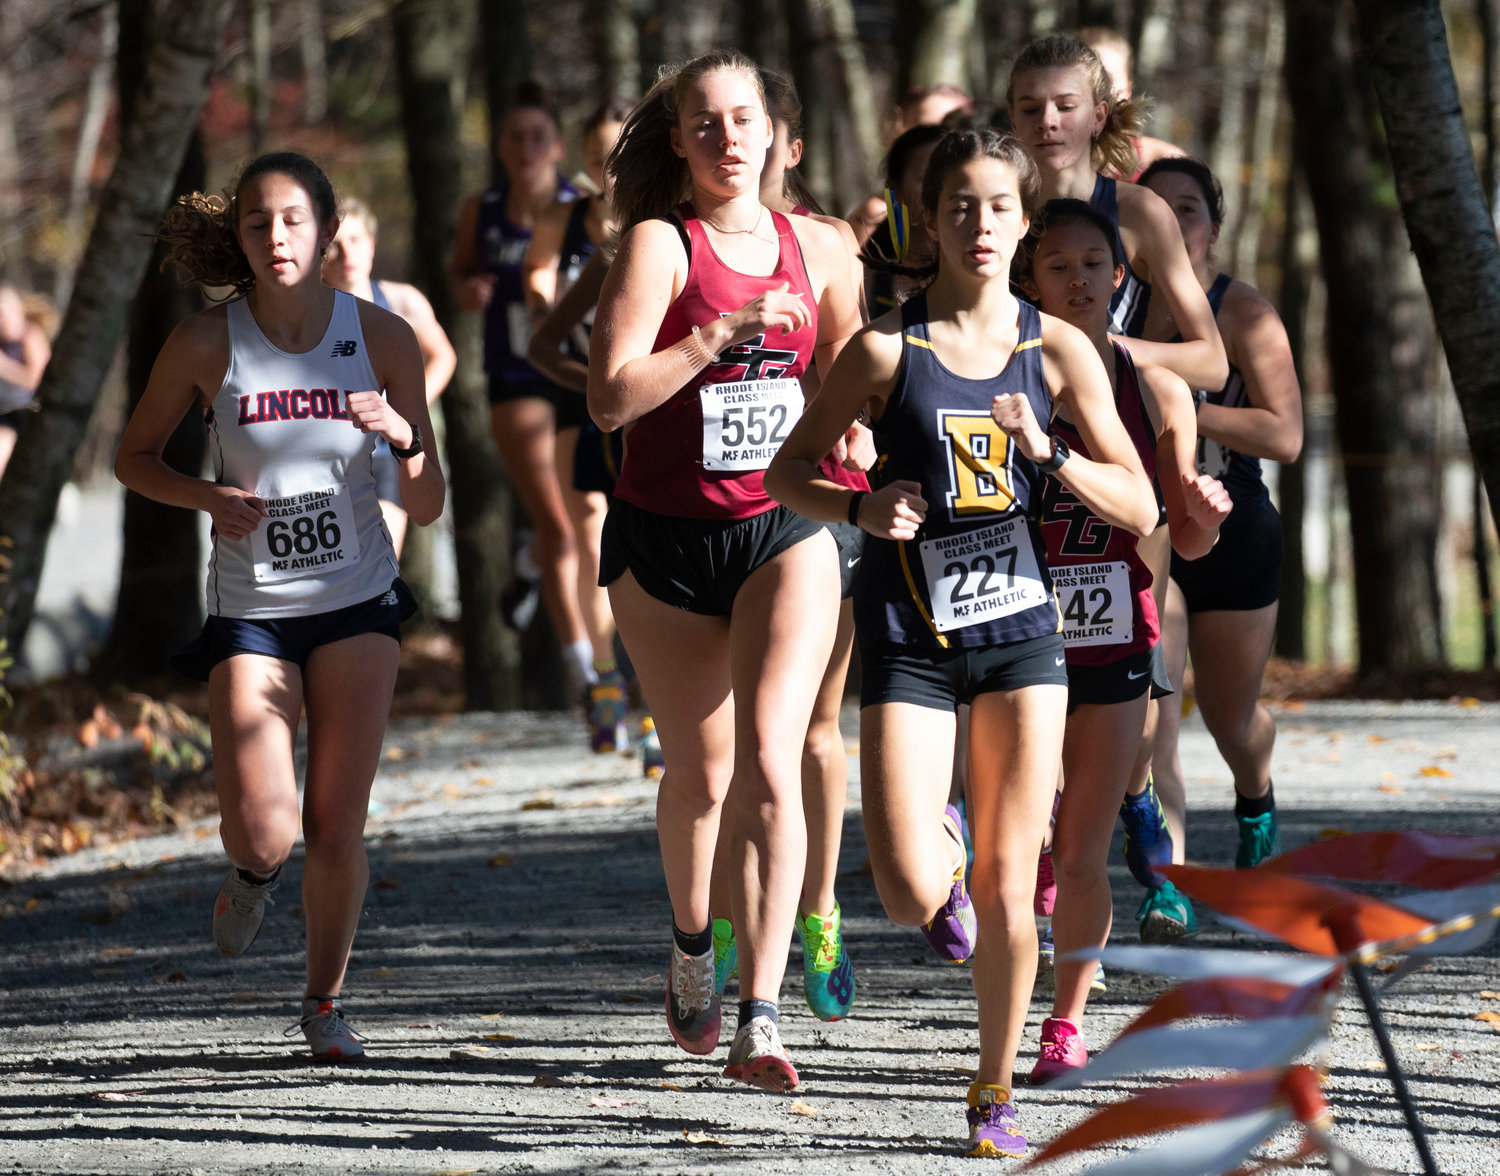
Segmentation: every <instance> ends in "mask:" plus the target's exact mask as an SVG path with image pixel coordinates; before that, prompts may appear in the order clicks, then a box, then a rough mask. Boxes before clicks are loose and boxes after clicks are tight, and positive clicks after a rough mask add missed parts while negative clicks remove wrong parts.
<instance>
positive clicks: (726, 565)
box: [599, 498, 824, 617]
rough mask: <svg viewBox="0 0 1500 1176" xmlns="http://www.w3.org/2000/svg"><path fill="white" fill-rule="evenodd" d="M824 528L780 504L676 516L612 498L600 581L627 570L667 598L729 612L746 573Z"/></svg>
mask: <svg viewBox="0 0 1500 1176" xmlns="http://www.w3.org/2000/svg"><path fill="white" fill-rule="evenodd" d="M823 529H824V527H823V524H822V523H815V522H813V521H812V520H811V519H805V518H803V517H802V516H801V515H799V514H794V513H793V512H792V511H790V510H788V509H787V508H786V507H784V506H774V507H772V508H771V509H770V510H768V511H764V512H762V513H761V514H758V515H752V516H751V517H750V518H748V519H730V520H728V521H725V520H723V519H679V518H673V517H671V516H669V515H659V514H655V513H653V512H652V511H649V510H642V509H641V508H640V507H638V506H636V505H634V504H633V503H629V502H624V501H622V500H621V499H619V498H615V499H613V500H611V502H610V504H609V514H608V515H606V516H605V519H604V536H603V539H602V541H601V542H600V552H599V585H600V587H606V588H607V587H608V586H609V585H610V584H613V583H614V582H615V581H616V580H618V579H619V578H620V577H621V576H623V575H624V574H625V573H626V572H627V571H629V572H631V573H633V574H634V576H635V578H636V580H637V582H639V584H640V586H641V587H642V588H644V589H645V590H646V592H647V593H648V594H649V595H651V596H654V597H656V599H657V600H660V601H662V602H663V603H665V604H670V605H672V606H673V607H674V608H680V609H685V610H686V611H688V612H694V613H700V614H702V615H703V616H707V617H727V616H729V615H730V613H731V612H732V611H733V609H734V598H735V597H736V596H737V595H738V594H739V590H740V588H741V586H742V585H743V584H744V583H745V581H746V580H747V579H749V577H750V574H751V573H752V572H754V571H755V570H756V569H757V568H758V567H760V566H761V565H762V564H766V563H769V562H770V561H771V560H773V559H775V558H776V557H777V556H778V555H780V554H781V553H782V552H783V551H786V550H787V549H788V548H791V547H795V546H796V545H797V544H798V543H801V542H802V541H803V540H804V539H810V538H812V537H813V536H814V535H816V534H817V533H818V532H819V531H822V530H823Z"/></svg>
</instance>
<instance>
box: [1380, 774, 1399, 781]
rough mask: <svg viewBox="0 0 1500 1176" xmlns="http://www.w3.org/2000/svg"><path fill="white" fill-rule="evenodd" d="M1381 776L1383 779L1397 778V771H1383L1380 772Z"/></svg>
mask: <svg viewBox="0 0 1500 1176" xmlns="http://www.w3.org/2000/svg"><path fill="white" fill-rule="evenodd" d="M1380 778H1381V779H1382V780H1394V779H1395V778H1396V773H1395V772H1381V773H1380Z"/></svg>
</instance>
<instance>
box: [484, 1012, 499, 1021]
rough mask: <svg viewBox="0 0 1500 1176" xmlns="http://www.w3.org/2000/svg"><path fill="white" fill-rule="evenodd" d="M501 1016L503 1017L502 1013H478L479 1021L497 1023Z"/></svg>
mask: <svg viewBox="0 0 1500 1176" xmlns="http://www.w3.org/2000/svg"><path fill="white" fill-rule="evenodd" d="M503 1016H505V1014H504V1013H480V1014H479V1019H480V1020H481V1021H498V1020H500V1018H501V1017H503Z"/></svg>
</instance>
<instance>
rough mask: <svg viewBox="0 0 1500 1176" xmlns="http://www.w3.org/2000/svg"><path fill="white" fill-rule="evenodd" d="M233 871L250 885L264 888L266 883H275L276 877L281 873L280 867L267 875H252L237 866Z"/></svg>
mask: <svg viewBox="0 0 1500 1176" xmlns="http://www.w3.org/2000/svg"><path fill="white" fill-rule="evenodd" d="M234 871H235V873H237V874H238V875H239V876H240V877H241V878H243V879H244V880H245V881H246V882H248V883H250V885H252V886H264V885H265V884H266V883H267V882H274V881H276V876H277V875H278V874H280V873H281V867H280V866H277V867H276V868H275V869H274V870H272V871H271V872H270V873H269V874H252V873H251V872H250V871H249V870H245V869H241V868H240V867H239V866H236V867H235V868H234Z"/></svg>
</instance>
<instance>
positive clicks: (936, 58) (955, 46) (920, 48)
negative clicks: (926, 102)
mask: <svg viewBox="0 0 1500 1176" xmlns="http://www.w3.org/2000/svg"><path fill="white" fill-rule="evenodd" d="M976 2H977V0H910V2H909V7H910V8H912V9H913V10H914V11H913V13H912V17H913V19H914V29H913V35H912V37H911V41H910V56H909V57H905V61H906V62H909V64H908V65H907V66H906V69H905V70H903V71H902V72H903V73H904V74H905V76H904V77H902V78H900V79H899V80H898V85H897V94H896V97H897V99H898V101H899V99H900V96H901V92H902V91H904V90H905V89H906V88H907V87H908V86H920V85H935V84H937V83H939V82H948V83H950V84H951V85H955V86H959V87H962V88H963V89H964V90H970V91H971V87H972V85H973V83H972V81H971V80H970V78H969V38H970V37H972V36H973V34H974V17H975V12H976ZM903 7H907V5H903ZM902 36H903V40H904V39H905V37H904V35H902ZM897 48H898V49H901V48H902V47H901V46H899V45H898V46H897ZM903 56H904V54H903ZM971 92H972V91H971Z"/></svg>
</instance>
